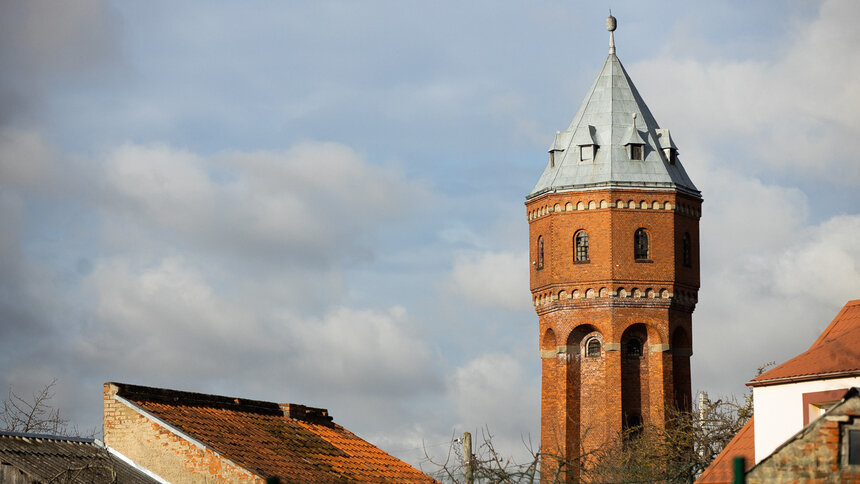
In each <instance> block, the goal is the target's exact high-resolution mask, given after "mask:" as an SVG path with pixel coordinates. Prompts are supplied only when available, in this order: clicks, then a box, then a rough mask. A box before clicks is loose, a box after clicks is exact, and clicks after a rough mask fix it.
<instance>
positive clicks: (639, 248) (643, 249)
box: [633, 229, 648, 260]
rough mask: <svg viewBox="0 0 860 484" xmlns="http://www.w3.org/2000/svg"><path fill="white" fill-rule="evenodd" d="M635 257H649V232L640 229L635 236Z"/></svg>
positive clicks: (642, 258)
mask: <svg viewBox="0 0 860 484" xmlns="http://www.w3.org/2000/svg"><path fill="white" fill-rule="evenodd" d="M633 257H634V258H635V259H636V260H647V259H648V232H646V231H645V229H638V230H637V231H636V234H635V235H634V236H633Z"/></svg>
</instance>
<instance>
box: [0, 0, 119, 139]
mask: <svg viewBox="0 0 860 484" xmlns="http://www.w3.org/2000/svg"><path fill="white" fill-rule="evenodd" d="M119 24H120V22H119V19H118V18H117V17H116V15H115V13H114V12H113V11H112V9H111V8H110V6H109V5H108V4H107V2H104V1H101V0H83V1H75V2H52V1H47V0H34V1H27V2H16V1H3V2H0V69H2V71H3V76H0V107H2V109H0V125H5V124H7V123H9V122H10V121H13V120H19V119H20V118H21V116H24V115H26V114H28V113H30V112H31V111H32V110H33V109H35V108H39V107H41V103H42V101H43V98H44V97H45V96H46V95H47V93H48V88H49V87H50V86H51V85H53V84H55V83H57V82H58V81H60V80H62V79H64V78H69V77H76V76H81V75H89V74H90V73H96V72H97V73H98V74H103V73H104V72H103V68H104V67H106V66H107V65H108V64H109V63H111V62H112V61H114V60H115V59H116V58H117V54H118V51H117V47H118V46H119V45H120V42H119V41H118V38H117V28H118V26H119Z"/></svg>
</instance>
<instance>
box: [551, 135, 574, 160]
mask: <svg viewBox="0 0 860 484" xmlns="http://www.w3.org/2000/svg"><path fill="white" fill-rule="evenodd" d="M568 144H570V131H556V132H555V139H554V140H553V141H552V146H550V147H549V166H550V168H555V159H556V158H559V157H561V156H563V153H562V152H563V151H564V150H565V149H567V146H568ZM561 159H562V158H559V161H561Z"/></svg>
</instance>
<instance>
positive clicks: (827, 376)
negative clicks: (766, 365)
mask: <svg viewBox="0 0 860 484" xmlns="http://www.w3.org/2000/svg"><path fill="white" fill-rule="evenodd" d="M854 375H860V369H854V370H845V371H834V372H830V373H814V374H811V375H795V376H785V377H782V378H768V379H767V380H751V381H748V382H747V383H746V386H748V387H765V386H769V385H779V384H782V383H797V382H803V381H810V380H832V379H833V378H841V377H844V376H854Z"/></svg>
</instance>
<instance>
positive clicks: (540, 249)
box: [535, 237, 543, 269]
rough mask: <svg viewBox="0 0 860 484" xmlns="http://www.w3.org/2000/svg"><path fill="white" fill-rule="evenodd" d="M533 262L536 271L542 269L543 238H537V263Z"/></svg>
mask: <svg viewBox="0 0 860 484" xmlns="http://www.w3.org/2000/svg"><path fill="white" fill-rule="evenodd" d="M535 262H536V264H535V265H536V266H537V268H538V269H543V237H538V246H537V261H535Z"/></svg>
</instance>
